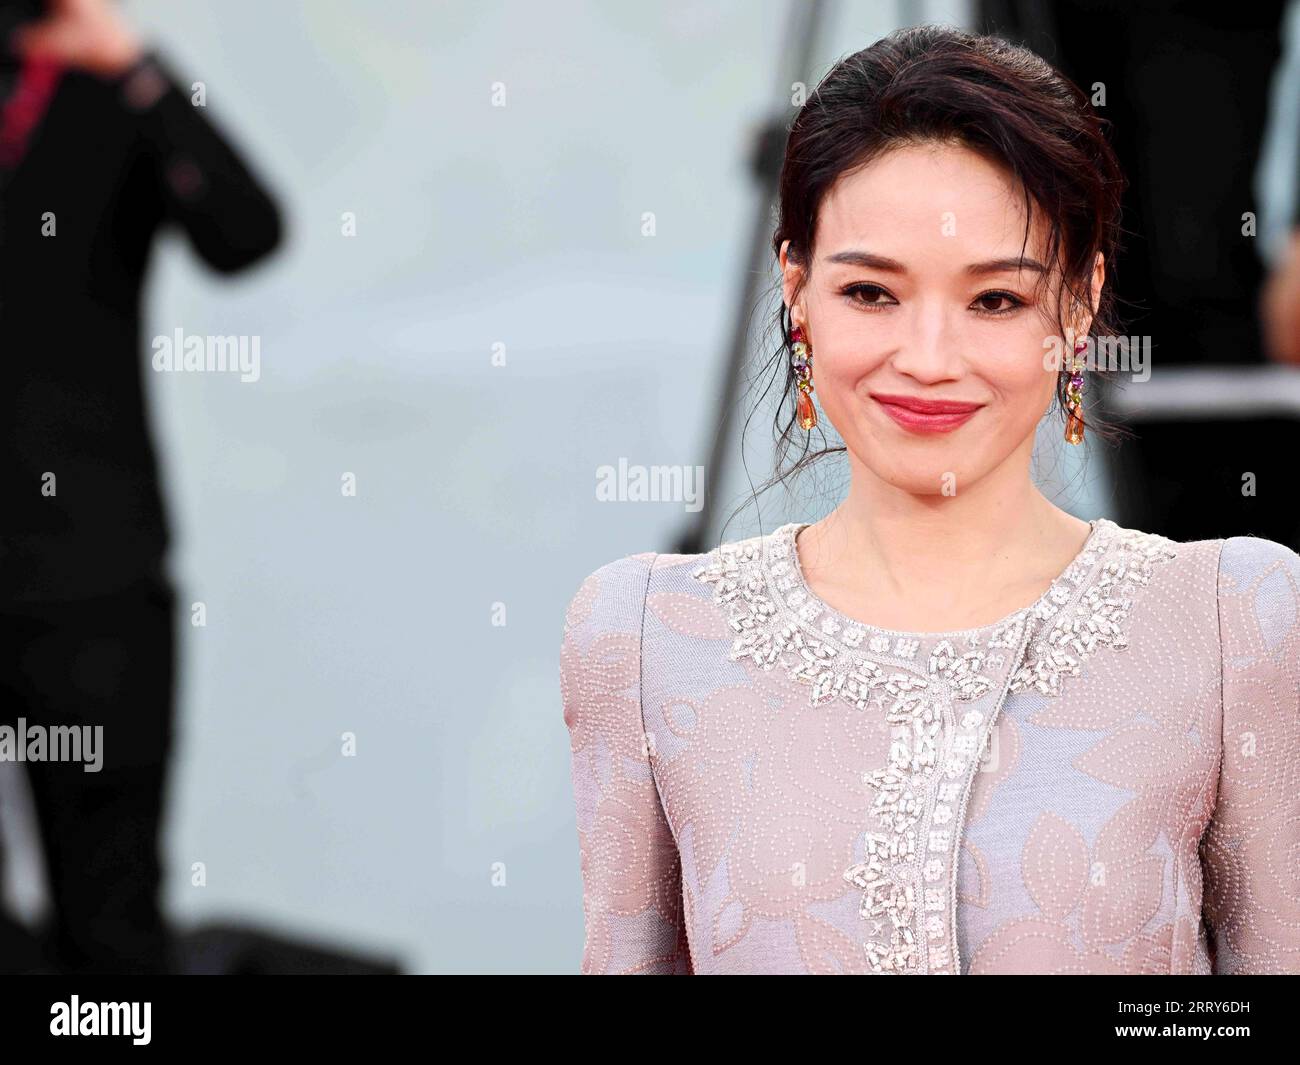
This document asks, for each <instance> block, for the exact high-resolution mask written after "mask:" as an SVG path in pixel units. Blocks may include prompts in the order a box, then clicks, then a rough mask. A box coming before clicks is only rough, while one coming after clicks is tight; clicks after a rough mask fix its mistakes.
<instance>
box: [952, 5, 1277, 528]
mask: <svg viewBox="0 0 1300 1065" xmlns="http://www.w3.org/2000/svg"><path fill="white" fill-rule="evenodd" d="M1287 11H1288V0H1252V2H1251V3H1248V4H1217V3H1210V2H1206V0H1142V2H1140V3H1133V2H1131V0H1037V2H1027V0H978V19H977V21H978V26H979V29H980V30H981V32H995V33H999V34H1002V35H1003V36H1007V37H1009V38H1011V39H1013V40H1019V41H1022V42H1023V43H1026V44H1028V45H1029V46H1030V47H1032V48H1033V49H1034V50H1035V51H1037V52H1039V54H1041V55H1042V56H1044V57H1045V58H1046V59H1047V60H1048V61H1049V62H1051V63H1052V64H1053V65H1054V66H1056V67H1057V68H1058V69H1060V70H1061V71H1062V72H1063V73H1064V74H1066V75H1067V76H1068V77H1070V78H1071V79H1072V80H1074V81H1076V82H1077V83H1078V84H1079V85H1081V86H1082V87H1083V88H1084V90H1085V91H1086V92H1091V91H1094V90H1093V89H1092V87H1093V86H1097V87H1099V89H1100V90H1102V91H1104V101H1103V100H1101V99H1100V98H1099V99H1098V105H1097V108H1096V110H1097V112H1098V114H1100V115H1101V116H1102V117H1103V118H1106V119H1109V120H1110V121H1111V123H1112V124H1113V125H1112V128H1111V133H1112V144H1113V146H1114V148H1115V151H1116V154H1117V155H1118V156H1119V159H1120V162H1121V164H1122V165H1123V167H1124V170H1125V172H1126V173H1127V174H1128V175H1129V177H1130V181H1131V183H1130V186H1129V188H1128V189H1127V191H1126V193H1125V198H1124V228H1125V237H1126V240H1125V244H1126V247H1125V251H1124V256H1123V261H1122V263H1121V265H1120V267H1119V269H1118V271H1117V272H1116V273H1115V275H1114V280H1115V284H1116V293H1117V296H1118V298H1119V300H1120V307H1121V309H1122V311H1123V312H1124V313H1125V315H1126V317H1127V319H1128V334H1129V335H1131V336H1134V337H1143V336H1145V337H1149V338H1150V343H1151V348H1150V367H1151V379H1150V380H1149V381H1147V382H1139V381H1129V380H1127V375H1126V374H1121V375H1119V376H1120V378H1121V380H1122V381H1123V384H1122V391H1121V390H1119V388H1115V389H1114V390H1113V391H1112V390H1108V392H1110V394H1108V396H1107V399H1108V400H1109V401H1110V402H1111V403H1113V404H1114V405H1115V408H1116V409H1117V410H1119V411H1121V412H1127V415H1126V417H1129V418H1131V420H1132V423H1133V431H1134V432H1135V433H1136V434H1137V437H1136V439H1134V440H1132V441H1131V442H1130V443H1129V445H1128V446H1127V447H1126V448H1125V449H1124V458H1123V462H1122V465H1119V464H1116V465H1115V466H1114V467H1113V475H1114V478H1115V484H1116V491H1117V495H1118V499H1117V502H1118V504H1119V509H1120V511H1121V523H1122V524H1124V525H1128V526H1132V527H1135V528H1142V529H1150V530H1151V531H1153V532H1159V533H1163V534H1164V535H1166V536H1170V537H1172V538H1174V539H1176V540H1195V539H1201V538H1206V537H1215V536H1225V535H1230V534H1231V535H1255V536H1262V537H1266V538H1268V539H1272V540H1277V541H1278V542H1280V543H1284V544H1287V545H1288V546H1290V547H1292V548H1300V513H1297V510H1296V508H1295V505H1294V501H1293V499H1292V484H1293V482H1294V472H1293V470H1292V465H1293V463H1292V459H1291V455H1292V454H1293V452H1294V451H1295V447H1294V444H1293V439H1294V435H1295V433H1296V431H1297V429H1298V428H1300V424H1298V422H1297V417H1296V414H1295V412H1294V407H1293V401H1288V400H1286V396H1285V394H1282V393H1281V392H1280V391H1279V390H1278V386H1277V382H1278V381H1279V380H1280V379H1281V378H1286V377H1287V376H1288V375H1287V374H1286V373H1285V372H1283V371H1284V368H1286V367H1288V366H1289V365H1292V364H1295V363H1297V362H1300V345H1298V343H1297V341H1300V338H1298V337H1295V336H1293V335H1289V334H1288V331H1289V330H1292V329H1294V328H1295V327H1296V324H1297V322H1298V321H1300V318H1298V317H1297V292H1296V286H1297V285H1300V198H1297V201H1296V210H1293V212H1292V216H1291V217H1290V218H1289V219H1286V220H1285V224H1286V225H1287V226H1288V227H1289V228H1290V229H1291V231H1292V232H1293V233H1294V234H1295V236H1294V237H1293V238H1292V240H1291V243H1290V250H1289V251H1288V252H1286V253H1285V254H1284V255H1282V256H1280V257H1279V258H1278V259H1277V260H1276V261H1275V262H1273V263H1272V264H1271V265H1270V264H1268V263H1266V262H1265V261H1264V258H1265V256H1264V255H1263V254H1262V251H1261V248H1260V240H1259V238H1258V236H1257V235H1256V234H1255V232H1253V231H1251V230H1249V227H1248V226H1247V225H1246V218H1247V216H1250V217H1260V216H1261V205H1260V204H1259V203H1258V202H1257V196H1256V195H1255V179H1256V168H1257V165H1258V163H1259V159H1260V156H1261V150H1262V147H1263V142H1264V133H1265V128H1266V123H1267V120H1268V118H1269V114H1270V110H1269V108H1270V99H1271V90H1272V87H1273V84H1274V78H1275V76H1276V73H1277V71H1278V69H1279V66H1280V60H1281V58H1282V56H1283V39H1284V33H1283V30H1284V26H1285V19H1286V17H1287ZM1297 140H1300V137H1297V138H1295V139H1293V141H1292V142H1291V143H1292V145H1294V144H1295V143H1296V141H1297ZM1192 369H1195V370H1200V371H1205V374H1204V375H1203V376H1187V375H1186V372H1187V371H1188V370H1192ZM1215 370H1217V371H1219V372H1218V373H1212V372H1211V371H1215ZM1167 371H1173V372H1167ZM1278 375H1280V377H1279V376H1278ZM1290 383H1291V384H1292V385H1294V384H1295V382H1290ZM1107 384H1109V382H1107ZM1290 392H1291V394H1292V395H1294V394H1295V393H1296V392H1300V389H1296V388H1291V389H1290ZM1230 397H1231V398H1232V403H1231V405H1230V404H1229V403H1228V399H1229V398H1230ZM1085 405H1086V400H1085ZM1106 457H1107V460H1108V461H1112V462H1113V461H1114V457H1113V456H1112V455H1109V454H1108V455H1107V456H1106ZM1246 473H1253V474H1255V476H1256V478H1257V489H1258V491H1257V494H1255V495H1248V494H1244V493H1243V475H1244V474H1246Z"/></svg>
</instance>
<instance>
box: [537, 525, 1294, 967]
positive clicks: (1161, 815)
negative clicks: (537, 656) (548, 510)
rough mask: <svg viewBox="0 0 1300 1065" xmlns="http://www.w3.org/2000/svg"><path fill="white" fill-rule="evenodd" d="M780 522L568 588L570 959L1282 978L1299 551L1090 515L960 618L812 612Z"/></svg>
mask: <svg viewBox="0 0 1300 1065" xmlns="http://www.w3.org/2000/svg"><path fill="white" fill-rule="evenodd" d="M803 527H804V525H803V524H798V523H791V524H788V525H784V526H781V527H780V528H778V529H775V530H773V531H772V532H770V533H768V534H766V535H765V536H757V537H754V538H752V539H748V540H743V541H739V542H734V543H729V544H725V545H723V546H722V547H721V548H719V549H716V550H714V551H711V552H708V553H706V554H702V555H667V554H654V553H644V554H637V555H631V556H629V557H626V558H622V559H619V560H617V561H614V562H611V563H609V564H607V565H605V566H602V567H601V568H600V569H598V570H596V571H595V572H594V573H592V574H591V575H590V576H589V577H587V579H586V580H585V581H583V582H582V585H581V587H580V588H579V589H578V591H577V594H576V595H575V596H574V597H573V600H572V602H571V603H570V605H569V608H568V613H567V616H566V619H565V631H564V641H563V648H562V651H561V661H560V674H561V688H562V696H563V704H564V719H565V722H566V724H567V726H568V728H569V732H570V738H571V746H572V779H573V789H574V795H575V799H576V808H577V825H578V841H579V847H580V852H581V869H582V880H583V889H584V890H583V905H584V911H585V916H586V942H585V946H584V950H583V957H582V970H583V972H586V973H661V974H691V973H698V974H705V973H904V974H925V973H935V974H976V973H1194V974H1208V973H1281V972H1290V973H1296V972H1300V557H1298V556H1297V555H1296V554H1295V552H1293V551H1292V550H1290V549H1289V548H1287V547H1284V546H1282V545H1280V544H1277V543H1274V542H1273V541H1270V540H1264V539H1259V538H1255V537H1230V538H1227V539H1223V540H1203V541H1196V542H1192V543H1176V542H1174V541H1171V540H1168V539H1165V538H1163V537H1160V536H1157V535H1153V534H1149V533H1144V532H1141V531H1138V530H1132V529H1125V528H1122V527H1120V526H1118V525H1116V524H1115V523H1113V522H1111V521H1109V520H1107V519H1098V520H1096V521H1094V522H1093V523H1092V531H1091V533H1090V534H1089V537H1088V541H1087V543H1086V544H1085V546H1084V548H1083V550H1082V551H1081V553H1080V554H1079V556H1078V557H1077V558H1076V559H1075V560H1074V561H1073V562H1072V563H1071V565H1070V566H1069V568H1068V569H1066V570H1065V571H1064V572H1063V573H1062V574H1061V575H1060V576H1059V577H1058V578H1057V579H1056V580H1055V581H1054V582H1053V584H1052V586H1051V587H1050V589H1049V590H1048V591H1047V592H1046V593H1044V595H1043V596H1042V597H1041V598H1040V599H1039V600H1038V602H1037V603H1035V604H1034V605H1033V606H1032V607H1027V608H1025V609H1024V610H1021V611H1017V612H1016V613H1014V614H1012V615H1009V616H1008V617H1006V618H1004V619H1002V620H1001V621H1000V622H997V623H995V624H992V625H987V626H985V627H983V628H980V629H976V630H972V631H963V632H952V633H937V634H935V633H931V634H925V633H901V632H893V631H886V630H881V629H877V628H873V627H870V626H867V625H864V624H860V623H858V622H856V621H854V620H853V619H850V618H848V617H845V616H844V615H842V614H840V613H838V612H837V611H836V610H834V609H832V608H830V607H829V606H827V605H826V604H825V603H823V602H822V601H820V600H819V599H818V598H817V597H816V596H815V595H814V594H813V593H812V592H811V590H810V588H809V587H808V585H807V583H806V582H805V580H804V578H803V575H802V573H801V571H800V569H799V565H798V558H797V555H796V553H795V550H794V537H795V536H796V535H797V533H798V531H799V530H800V529H802V528H803Z"/></svg>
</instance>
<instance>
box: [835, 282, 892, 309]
mask: <svg viewBox="0 0 1300 1065" xmlns="http://www.w3.org/2000/svg"><path fill="white" fill-rule="evenodd" d="M842 294H843V295H844V296H846V297H847V298H848V301H849V302H850V303H854V304H857V305H858V306H859V307H889V306H892V305H894V304H896V303H897V302H898V300H896V299H894V297H893V296H891V295H890V294H889V293H888V292H886V291H885V290H884V289H883V288H881V287H880V286H879V285H872V284H869V283H866V282H858V283H857V284H854V285H849V286H848V287H846V288H845V289H844V290H843V293H842ZM880 296H884V297H885V298H884V299H883V300H881V299H879V298H878V297H880Z"/></svg>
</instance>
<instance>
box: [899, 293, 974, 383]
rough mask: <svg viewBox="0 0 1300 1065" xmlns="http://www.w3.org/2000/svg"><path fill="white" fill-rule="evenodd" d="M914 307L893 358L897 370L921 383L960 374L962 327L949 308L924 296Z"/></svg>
mask: <svg viewBox="0 0 1300 1065" xmlns="http://www.w3.org/2000/svg"><path fill="white" fill-rule="evenodd" d="M912 308H913V314H912V318H911V320H910V321H909V322H908V323H907V329H906V331H905V332H904V335H903V339H902V343H901V344H900V345H899V348H898V351H897V353H896V354H895V356H894V358H893V360H892V361H893V365H894V369H895V370H897V371H898V372H899V373H902V374H906V375H907V376H908V377H911V378H913V379H914V380H916V381H919V382H921V383H922V384H933V383H936V382H939V381H951V380H953V379H955V378H957V377H960V376H961V374H962V367H963V352H962V349H961V336H960V327H959V325H958V323H957V322H955V321H954V320H953V315H952V314H951V312H950V309H949V308H947V307H944V306H942V305H940V303H939V301H937V300H925V299H922V300H918V301H914V302H913V304H912Z"/></svg>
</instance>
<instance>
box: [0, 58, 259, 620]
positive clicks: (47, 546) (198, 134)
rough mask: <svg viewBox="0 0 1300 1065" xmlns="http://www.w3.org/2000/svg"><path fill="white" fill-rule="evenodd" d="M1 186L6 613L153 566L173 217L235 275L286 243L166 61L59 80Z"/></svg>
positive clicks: (0, 571) (0, 576)
mask: <svg viewBox="0 0 1300 1065" xmlns="http://www.w3.org/2000/svg"><path fill="white" fill-rule="evenodd" d="M0 180H2V181H3V208H2V211H0V358H3V360H4V376H3V382H2V384H0V608H3V607H4V606H5V605H7V604H12V603H22V602H38V601H63V600H71V599H78V598H84V597H87V596H93V595H100V594H108V593H111V592H113V591H115V590H118V589H120V588H122V587H125V586H126V585H127V584H129V583H131V582H132V581H134V580H136V579H138V578H139V577H140V576H141V575H144V574H148V573H156V572H158V567H159V565H160V562H161V559H162V557H163V555H164V552H165V550H166V547H167V544H168V522H167V517H166V512H165V509H164V506H163V501H162V498H161V494H160V491H159V486H158V469H157V463H156V460H155V455H154V448H153V443H152V440H151V437H150V432H149V427H148V423H147V419H146V407H145V391H144V389H145V387H146V386H145V385H144V380H143V378H144V375H145V374H148V373H152V372H153V371H152V370H151V369H150V360H149V354H148V352H147V351H146V347H147V346H146V345H145V344H144V343H142V337H141V335H140V309H141V307H140V305H141V288H142V285H143V283H144V280H145V275H146V272H147V270H148V266H149V260H150V252H151V249H152V247H153V244H154V237H155V234H156V233H157V232H158V230H159V228H160V227H161V226H163V225H166V224H168V223H174V224H176V225H177V226H179V227H180V228H181V229H183V230H184V231H185V233H186V234H187V235H188V236H189V239H190V242H191V243H192V245H193V247H194V249H195V250H196V251H197V252H198V253H199V255H201V256H202V257H203V259H204V260H205V261H206V262H207V263H208V264H209V265H211V266H212V267H214V268H215V269H217V270H219V271H221V272H232V271H235V270H239V269H241V268H243V267H245V266H248V265H249V264H250V263H253V262H255V261H256V260H258V259H260V258H262V257H263V256H264V255H266V254H267V253H268V252H269V251H271V249H273V248H274V247H275V246H276V245H277V243H278V242H279V240H280V235H281V222H280V216H279V212H278V210H277V208H276V205H275V203H274V202H273V200H272V198H271V197H270V195H268V193H267V192H266V190H265V189H264V188H263V187H262V185H261V184H260V183H259V182H258V181H257V180H256V179H255V178H254V177H253V175H252V174H251V173H250V172H249V170H248V168H247V167H246V166H245V165H244V164H243V163H242V162H241V161H240V159H239V157H238V156H237V155H236V153H235V152H234V151H233V150H232V148H231V147H230V145H229V144H228V143H227V141H226V140H225V138H223V137H222V135H221V134H220V133H219V132H218V131H217V129H216V128H215V127H214V126H213V125H212V124H211V122H210V121H209V120H208V119H207V118H206V117H205V109H204V108H201V107H196V106H193V105H192V104H191V102H190V99H189V92H188V90H184V91H183V90H182V89H181V88H179V87H178V86H177V84H176V82H175V81H174V79H173V78H172V77H171V76H170V75H169V74H168V72H167V70H166V68H165V66H164V65H163V63H162V62H161V61H160V60H159V58H158V57H157V56H156V55H150V56H148V57H146V59H145V60H144V61H143V62H142V63H141V64H138V65H137V67H136V68H134V69H133V70H132V71H130V72H128V74H127V75H125V76H123V77H122V78H119V79H114V80H104V79H100V78H96V77H93V76H90V75H87V74H80V73H74V72H66V73H64V74H63V76H62V78H61V80H60V81H59V83H58V85H57V88H56V90H55V92H54V94H53V95H52V97H51V98H50V101H49V104H48V109H47V110H46V112H45V114H44V117H43V119H42V120H41V121H40V123H39V124H38V125H37V126H36V127H35V128H34V130H33V133H32V135H31V137H30V138H29V140H28V142H27V146H26V150H25V151H24V153H23V154H22V156H21V158H20V159H19V160H18V161H17V163H16V164H15V165H14V166H13V167H12V168H11V169H8V170H6V171H5V172H4V173H3V174H2V175H0ZM51 218H52V219H53V224H54V227H55V235H48V230H49V224H50V220H51ZM48 474H53V475H54V481H53V486H54V493H53V494H49V488H48V485H49V483H50V482H49V478H48V476H47V475H48Z"/></svg>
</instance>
